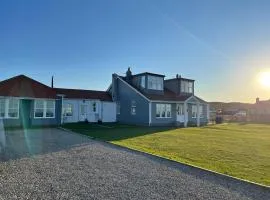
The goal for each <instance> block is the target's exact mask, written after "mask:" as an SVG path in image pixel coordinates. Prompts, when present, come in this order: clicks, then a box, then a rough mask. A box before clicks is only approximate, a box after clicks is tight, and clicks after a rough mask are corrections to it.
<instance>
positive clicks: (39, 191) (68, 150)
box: [0, 129, 270, 200]
mask: <svg viewBox="0 0 270 200" xmlns="http://www.w3.org/2000/svg"><path fill="white" fill-rule="evenodd" d="M6 135H7V140H6V145H7V148H6V155H5V156H3V157H2V161H0V199H238V200H239V199H260V200H262V199H270V189H267V188H262V187H259V186H255V185H252V184H247V183H242V182H240V181H237V180H234V179H231V178H224V177H222V176H220V175H214V174H211V173H209V172H205V171H203V170H199V169H195V168H192V167H187V166H185V165H181V164H177V163H174V162H170V161H166V160H163V159H159V158H156V157H154V156H149V155H145V154H142V153H136V152H133V151H131V150H126V149H125V148H121V147H117V146H114V145H111V144H107V143H103V142H98V141H93V140H90V139H88V138H86V137H84V136H81V135H77V134H72V133H69V132H65V131H62V130H58V129H42V130H30V131H27V132H23V131H11V132H9V133H6Z"/></svg>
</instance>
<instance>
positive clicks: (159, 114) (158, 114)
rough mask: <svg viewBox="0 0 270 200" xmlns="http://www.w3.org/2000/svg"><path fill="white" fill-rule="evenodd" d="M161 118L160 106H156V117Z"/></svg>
mask: <svg viewBox="0 0 270 200" xmlns="http://www.w3.org/2000/svg"><path fill="white" fill-rule="evenodd" d="M160 116H161V110H160V104H157V105H156V117H160Z"/></svg>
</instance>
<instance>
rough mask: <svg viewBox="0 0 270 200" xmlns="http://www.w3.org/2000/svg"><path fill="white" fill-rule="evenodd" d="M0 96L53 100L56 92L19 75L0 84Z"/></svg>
mask: <svg viewBox="0 0 270 200" xmlns="http://www.w3.org/2000/svg"><path fill="white" fill-rule="evenodd" d="M0 96H11V97H26V98H48V99H55V98H56V92H55V91H54V90H53V89H52V88H51V87H49V86H47V85H44V84H43V83H40V82H38V81H36V80H33V79H31V78H29V77H27V76H25V75H19V76H15V77H13V78H10V79H7V80H4V81H1V82H0Z"/></svg>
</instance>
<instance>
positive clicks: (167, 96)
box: [143, 88, 192, 101]
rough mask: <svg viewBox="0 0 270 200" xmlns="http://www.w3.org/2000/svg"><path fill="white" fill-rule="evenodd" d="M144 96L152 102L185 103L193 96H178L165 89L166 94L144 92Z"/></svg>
mask: <svg viewBox="0 0 270 200" xmlns="http://www.w3.org/2000/svg"><path fill="white" fill-rule="evenodd" d="M143 95H144V96H146V97H147V98H148V99H150V100H159V101H185V100H187V99H188V98H189V97H191V96H192V95H180V96H179V95H176V94H175V93H174V92H172V91H170V90H168V89H166V88H164V94H163V95H160V94H147V93H145V92H143Z"/></svg>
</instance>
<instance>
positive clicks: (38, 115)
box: [35, 108, 43, 117]
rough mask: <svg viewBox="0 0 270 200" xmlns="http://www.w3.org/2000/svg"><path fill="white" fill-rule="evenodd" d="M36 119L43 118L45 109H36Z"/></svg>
mask: <svg viewBox="0 0 270 200" xmlns="http://www.w3.org/2000/svg"><path fill="white" fill-rule="evenodd" d="M35 117H43V108H42V109H35Z"/></svg>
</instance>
